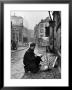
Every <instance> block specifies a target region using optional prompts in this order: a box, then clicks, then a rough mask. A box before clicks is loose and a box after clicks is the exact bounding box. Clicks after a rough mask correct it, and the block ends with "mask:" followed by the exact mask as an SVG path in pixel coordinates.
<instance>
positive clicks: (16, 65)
mask: <svg viewBox="0 0 72 90" xmlns="http://www.w3.org/2000/svg"><path fill="white" fill-rule="evenodd" d="M27 49H28V48H27V47H23V48H21V50H18V51H15V52H13V51H12V52H11V79H55V78H57V79H60V78H61V74H60V72H59V70H58V68H53V69H52V70H47V71H39V72H38V73H36V74H32V73H28V74H25V72H24V65H23V56H24V53H25V51H26V50H27ZM35 53H36V54H37V53H40V54H43V53H45V49H44V48H36V49H35Z"/></svg>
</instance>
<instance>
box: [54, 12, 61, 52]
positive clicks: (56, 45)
mask: <svg viewBox="0 0 72 90" xmlns="http://www.w3.org/2000/svg"><path fill="white" fill-rule="evenodd" d="M53 20H54V21H55V27H54V38H55V40H54V48H55V49H56V50H58V51H60V52H61V11H54V12H53Z"/></svg>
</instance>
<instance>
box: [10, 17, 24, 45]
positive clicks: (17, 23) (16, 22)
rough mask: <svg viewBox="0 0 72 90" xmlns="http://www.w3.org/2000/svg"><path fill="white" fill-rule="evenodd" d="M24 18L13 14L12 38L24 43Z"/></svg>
mask: <svg viewBox="0 0 72 90" xmlns="http://www.w3.org/2000/svg"><path fill="white" fill-rule="evenodd" d="M22 29H23V18H22V17H20V16H11V40H13V41H15V42H17V43H18V44H19V43H22Z"/></svg>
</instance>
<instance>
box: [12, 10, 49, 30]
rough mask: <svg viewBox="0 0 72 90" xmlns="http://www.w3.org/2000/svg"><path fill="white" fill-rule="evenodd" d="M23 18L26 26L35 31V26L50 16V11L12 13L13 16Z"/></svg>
mask: <svg viewBox="0 0 72 90" xmlns="http://www.w3.org/2000/svg"><path fill="white" fill-rule="evenodd" d="M14 14H15V15H16V16H22V17H23V19H24V20H23V22H24V26H25V27H27V28H28V29H34V26H35V25H36V24H38V23H39V22H40V21H41V19H45V18H46V17H48V16H49V14H48V11H40V10H39V11H38V10H37V11H11V16H13V15H14Z"/></svg>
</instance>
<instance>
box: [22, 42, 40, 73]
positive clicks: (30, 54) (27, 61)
mask: <svg viewBox="0 0 72 90" xmlns="http://www.w3.org/2000/svg"><path fill="white" fill-rule="evenodd" d="M34 49H35V43H31V44H30V48H29V49H28V50H27V51H26V53H25V55H24V58H23V64H24V69H25V72H26V73H27V72H28V71H30V72H32V73H36V72H38V71H39V69H40V61H41V57H40V56H36V55H35V53H34Z"/></svg>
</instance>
